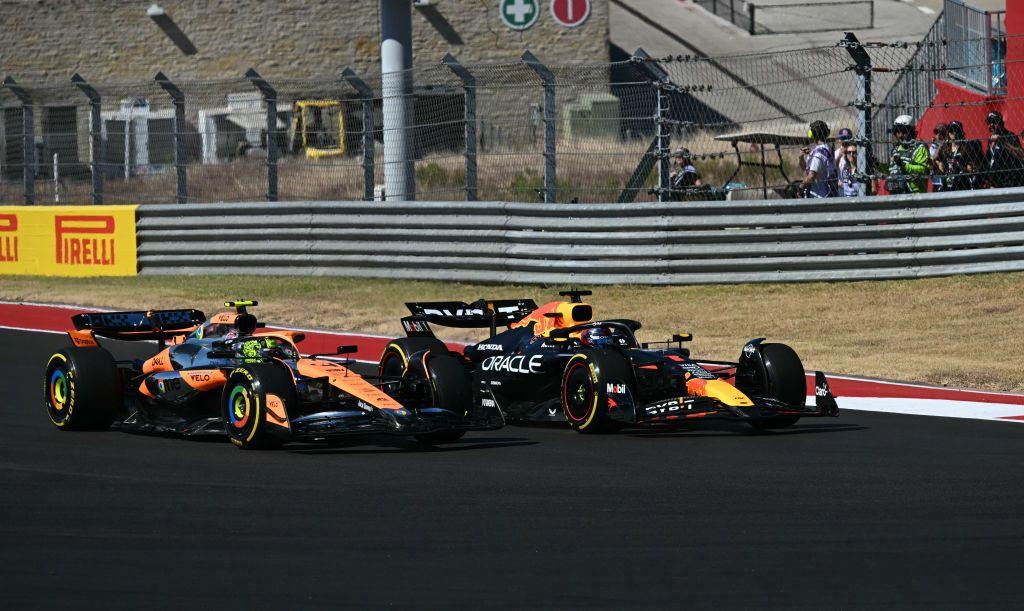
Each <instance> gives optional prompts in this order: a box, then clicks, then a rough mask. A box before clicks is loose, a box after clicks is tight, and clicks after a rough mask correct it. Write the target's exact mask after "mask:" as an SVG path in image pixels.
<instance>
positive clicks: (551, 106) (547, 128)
mask: <svg viewBox="0 0 1024 611" xmlns="http://www.w3.org/2000/svg"><path fill="white" fill-rule="evenodd" d="M522 60H523V62H524V63H525V64H526V65H527V66H529V67H530V69H531V70H533V71H534V72H535V73H536V74H537V76H539V77H540V80H541V82H543V84H544V201H545V202H546V203H554V202H556V201H557V200H558V195H557V193H558V182H557V166H556V163H555V162H556V157H555V75H554V74H552V73H551V71H550V70H548V69H547V67H545V66H544V65H543V64H541V63H540V60H539V59H537V57H536V56H535V55H534V54H533V53H530V52H529V51H527V52H525V53H523V57H522Z"/></svg>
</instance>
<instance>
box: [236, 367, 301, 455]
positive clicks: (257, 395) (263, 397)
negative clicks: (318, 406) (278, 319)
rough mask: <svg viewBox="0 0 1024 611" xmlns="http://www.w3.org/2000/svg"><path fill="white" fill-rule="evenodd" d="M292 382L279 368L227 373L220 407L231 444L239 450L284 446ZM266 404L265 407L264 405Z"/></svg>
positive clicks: (291, 396) (293, 399) (249, 368)
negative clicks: (228, 375) (228, 374)
mask: <svg viewBox="0 0 1024 611" xmlns="http://www.w3.org/2000/svg"><path fill="white" fill-rule="evenodd" d="M295 403H296V398H295V383H294V382H293V380H292V376H291V374H290V373H289V372H288V371H287V370H286V369H285V368H284V366H283V365H279V364H277V363H258V364H253V365H243V366H242V367H239V368H238V369H236V370H234V371H233V372H231V376H230V377H228V381H227V384H225V385H224V392H223V394H222V395H221V406H222V413H223V417H224V428H225V429H227V433H228V438H229V439H231V443H233V444H235V445H236V446H238V447H239V448H242V449H243V450H273V449H275V448H278V447H280V446H281V444H283V443H284V438H285V437H286V436H287V433H288V429H287V428H286V427H287V424H288V414H289V412H290V411H291V410H292V409H293V406H294V405H295ZM268 404H269V405H268Z"/></svg>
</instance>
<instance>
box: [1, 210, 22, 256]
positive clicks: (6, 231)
mask: <svg viewBox="0 0 1024 611" xmlns="http://www.w3.org/2000/svg"><path fill="white" fill-rule="evenodd" d="M17 231H18V215H17V214H0V263H17V262H18V234H17V233H15V232H17ZM10 234H13V235H10Z"/></svg>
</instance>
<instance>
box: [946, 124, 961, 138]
mask: <svg viewBox="0 0 1024 611" xmlns="http://www.w3.org/2000/svg"><path fill="white" fill-rule="evenodd" d="M949 133H950V134H951V135H952V136H953V137H954V138H956V139H957V140H962V139H963V137H964V124H963V123H961V122H959V121H950V122H949Z"/></svg>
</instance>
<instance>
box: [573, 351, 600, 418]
mask: <svg viewBox="0 0 1024 611" xmlns="http://www.w3.org/2000/svg"><path fill="white" fill-rule="evenodd" d="M577 360H579V361H586V360H587V355H585V354H578V355H576V356H574V357H572V358H571V359H569V362H568V363H567V364H566V366H565V368H566V370H567V371H568V369H569V367H571V366H572V364H573V361H577ZM587 367H588V369H590V380H591V382H592V383H593V384H594V393H593V394H594V402H593V403H592V404H591V406H590V415H589V416H588V417H587V419H586V420H585V421H583V423H581V424H579V425H577V428H579V429H580V430H583V429H585V428H587V427H588V426H590V423H591V422H593V421H594V417H595V416H597V398H598V387H597V371H595V370H594V364H593V363H587ZM566 398H568V394H566Z"/></svg>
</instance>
